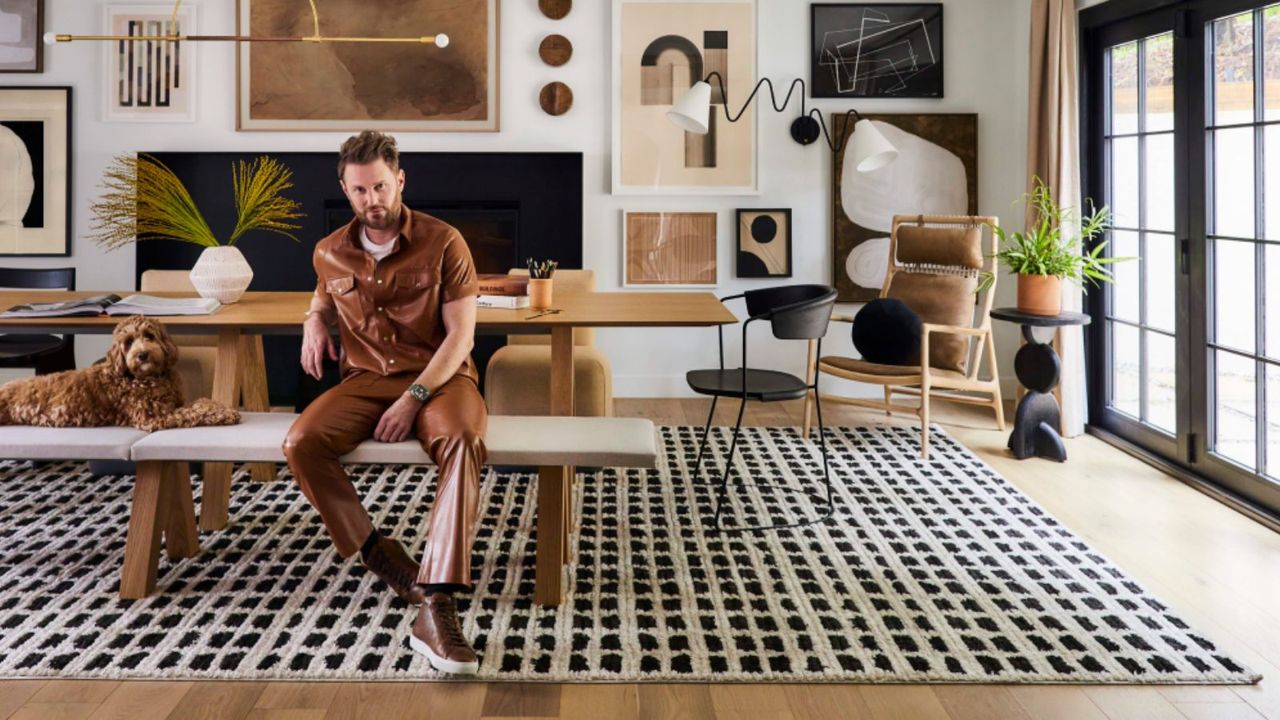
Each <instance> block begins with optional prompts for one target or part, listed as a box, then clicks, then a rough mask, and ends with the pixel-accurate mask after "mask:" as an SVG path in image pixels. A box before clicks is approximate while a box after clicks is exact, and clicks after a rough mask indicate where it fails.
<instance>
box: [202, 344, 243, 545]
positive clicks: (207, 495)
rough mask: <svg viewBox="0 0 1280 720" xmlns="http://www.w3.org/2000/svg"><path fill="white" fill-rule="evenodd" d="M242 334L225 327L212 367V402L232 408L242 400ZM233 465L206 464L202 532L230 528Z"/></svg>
mask: <svg viewBox="0 0 1280 720" xmlns="http://www.w3.org/2000/svg"><path fill="white" fill-rule="evenodd" d="M240 377H241V370H240V330H239V328H234V327H224V328H222V329H220V330H219V331H218V357H217V360H215V362H214V366H213V399H214V400H216V401H218V402H220V403H222V404H224V405H229V406H231V407H236V406H238V405H239V404H240V403H239V400H240ZM231 469H232V466H231V463H205V464H204V492H203V495H202V497H201V503H200V529H201V530H221V529H222V528H224V527H226V526H227V515H228V510H229V508H230V505H231Z"/></svg>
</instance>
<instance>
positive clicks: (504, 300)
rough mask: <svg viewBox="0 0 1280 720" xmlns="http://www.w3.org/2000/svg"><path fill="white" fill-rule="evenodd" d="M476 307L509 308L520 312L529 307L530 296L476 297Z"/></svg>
mask: <svg viewBox="0 0 1280 720" xmlns="http://www.w3.org/2000/svg"><path fill="white" fill-rule="evenodd" d="M476 307H482V308H507V309H512V310H518V309H520V308H527V307H529V296H528V295H480V296H478V297H476Z"/></svg>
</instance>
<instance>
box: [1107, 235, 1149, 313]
mask: <svg viewBox="0 0 1280 720" xmlns="http://www.w3.org/2000/svg"><path fill="white" fill-rule="evenodd" d="M1108 248H1109V249H1110V250H1111V256H1112V257H1132V258H1136V257H1138V233H1136V232H1128V231H1125V230H1115V231H1113V232H1112V233H1111V244H1110V245H1109V246H1108ZM1140 262H1142V261H1141V260H1130V261H1129V262H1122V263H1116V264H1115V265H1112V266H1111V268H1112V274H1113V275H1114V276H1115V279H1116V281H1115V283H1114V284H1113V285H1111V314H1112V315H1113V316H1114V317H1118V318H1121V319H1123V320H1128V321H1129V322H1135V323H1136V322H1140V321H1141V316H1140V315H1139V314H1138V313H1139V312H1141V310H1140V306H1139V303H1140V302H1141V295H1142V286H1141V285H1140V284H1139V281H1138V279H1139V274H1138V270H1139V267H1138V263H1140Z"/></svg>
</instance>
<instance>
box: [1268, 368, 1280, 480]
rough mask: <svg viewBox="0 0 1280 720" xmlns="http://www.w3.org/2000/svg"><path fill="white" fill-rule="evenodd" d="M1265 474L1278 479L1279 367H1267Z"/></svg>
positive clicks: (1279, 466)
mask: <svg viewBox="0 0 1280 720" xmlns="http://www.w3.org/2000/svg"><path fill="white" fill-rule="evenodd" d="M1266 368H1267V371H1266V372H1267V474H1268V475H1270V476H1271V477H1280V367H1276V366H1275V365H1267V366H1266Z"/></svg>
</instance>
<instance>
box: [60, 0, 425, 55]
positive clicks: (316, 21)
mask: <svg viewBox="0 0 1280 720" xmlns="http://www.w3.org/2000/svg"><path fill="white" fill-rule="evenodd" d="M307 2H309V3H310V4H311V21H312V26H313V28H314V34H312V35H307V36H282V35H64V34H60V33H53V32H47V33H45V34H44V41H45V43H46V44H48V45H53V44H54V43H60V42H75V41H77V40H107V41H122V40H123V41H133V40H153V41H159V42H201V41H222V42H312V43H414V44H418V45H435V46H436V47H438V48H443V47H448V45H449V36H448V35H445V34H444V33H436V34H435V35H423V36H421V37H397V38H391V37H326V36H324V35H321V34H320V13H318V12H316V3H315V0H307ZM181 5H182V0H174V3H173V18H172V21H171V24H170V27H177V26H178V7H179V6H181Z"/></svg>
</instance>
